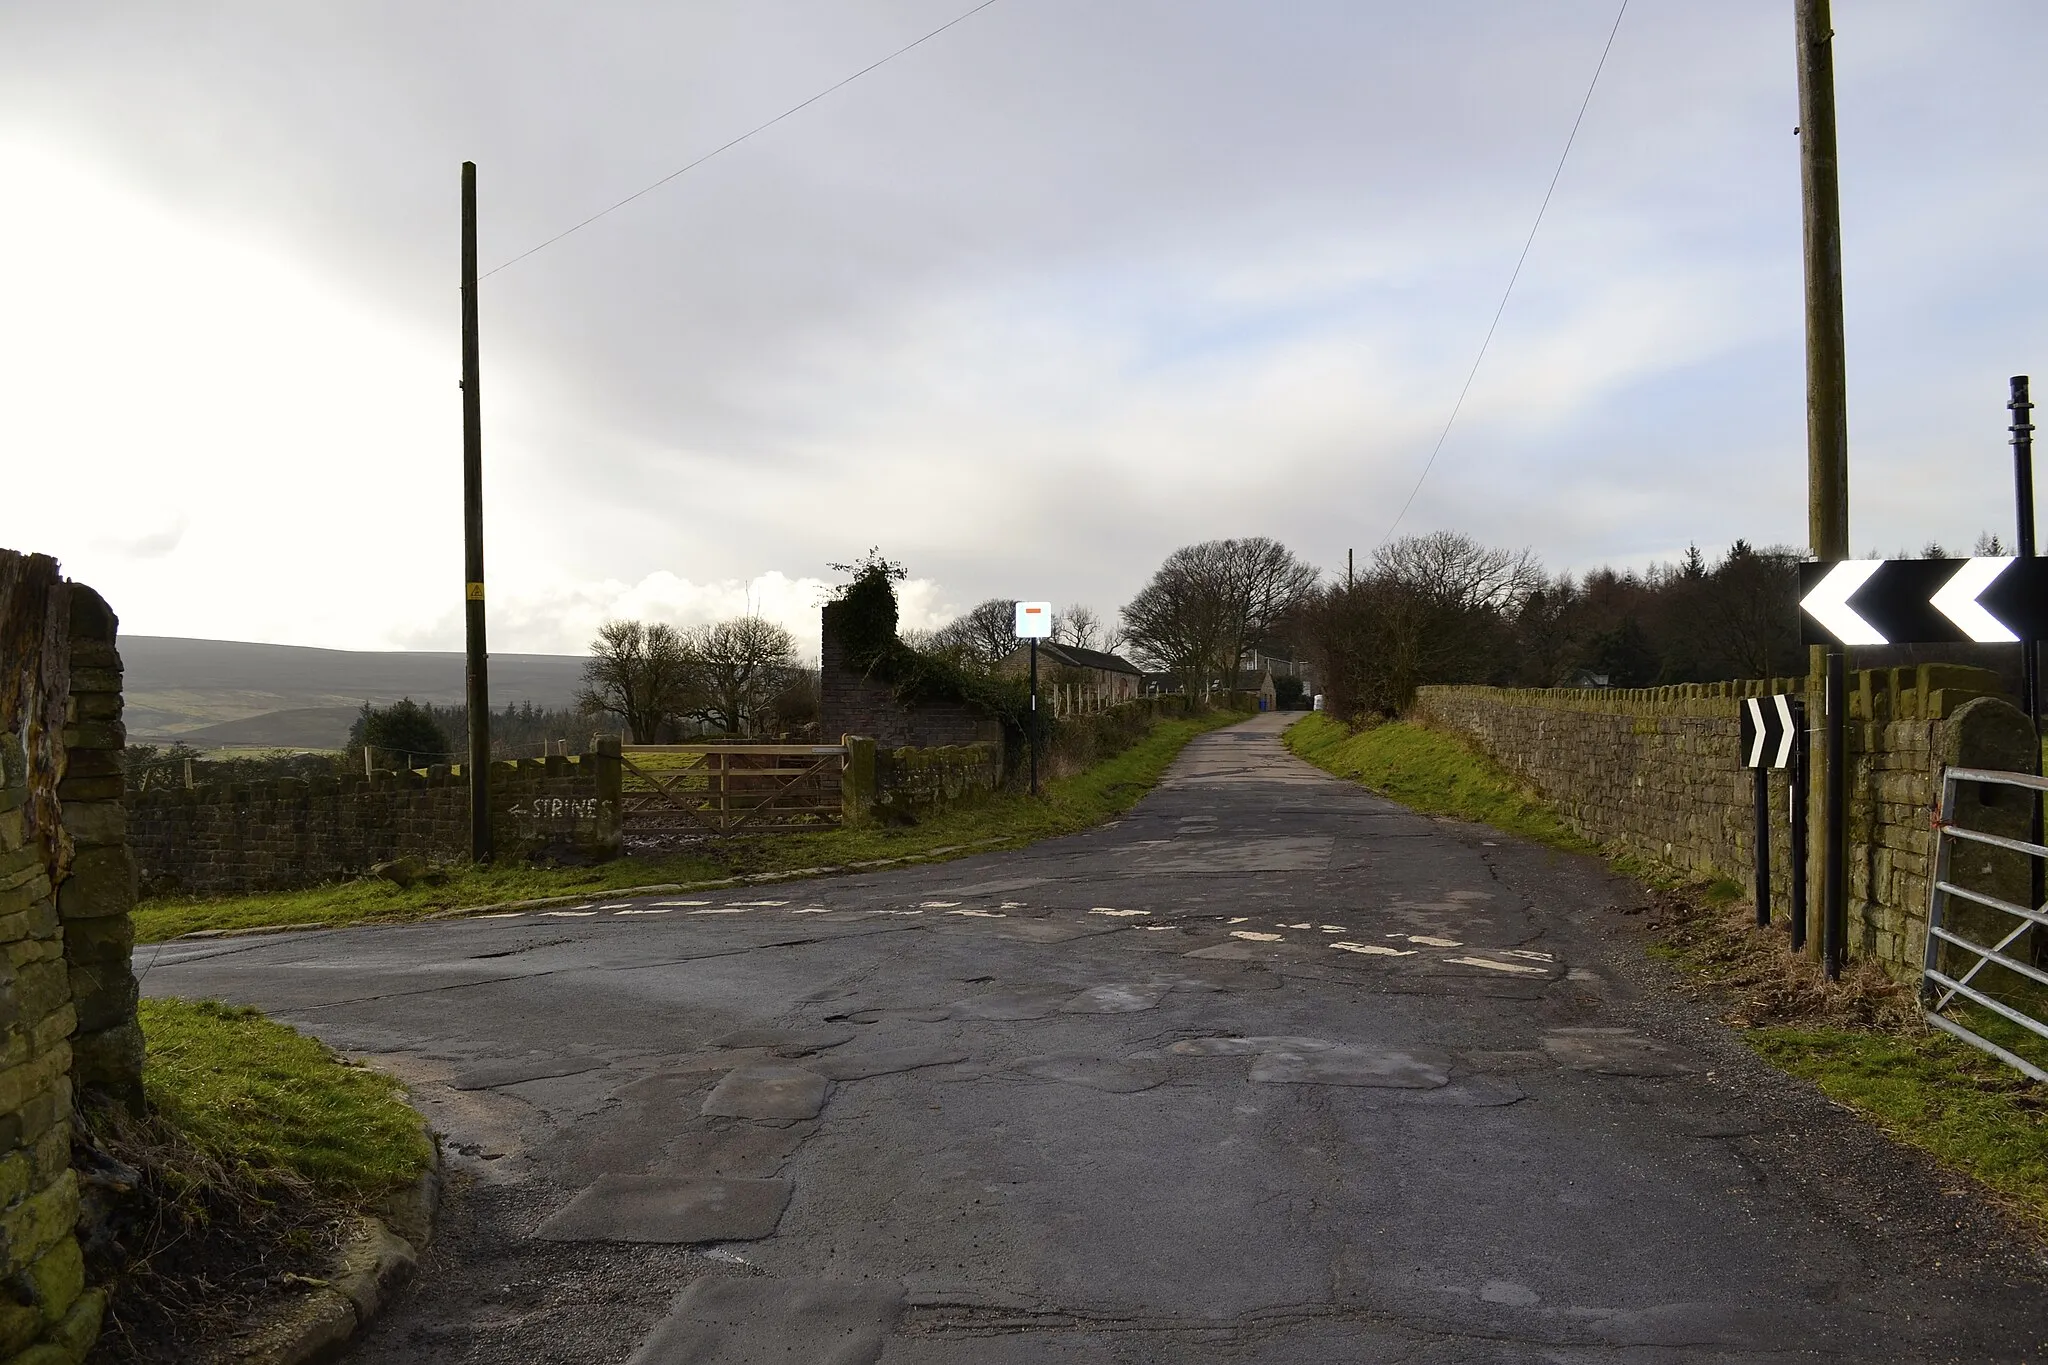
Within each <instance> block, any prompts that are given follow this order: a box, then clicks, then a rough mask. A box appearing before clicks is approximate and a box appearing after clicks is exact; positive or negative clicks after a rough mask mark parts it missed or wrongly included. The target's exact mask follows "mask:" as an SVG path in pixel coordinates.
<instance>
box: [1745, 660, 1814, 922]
mask: <svg viewBox="0 0 2048 1365" xmlns="http://www.w3.org/2000/svg"><path fill="white" fill-rule="evenodd" d="M1805 729H1806V726H1805V708H1804V707H1802V706H1801V705H1800V704H1799V702H1798V701H1797V700H1795V699H1794V698H1792V697H1790V696H1786V695H1783V694H1779V695H1775V696H1769V697H1751V698H1749V699H1748V700H1746V701H1744V702H1743V704H1742V765H1743V766H1744V767H1745V768H1751V769H1754V770H1755V772H1756V859H1755V861H1756V922H1757V926H1758V927H1759V928H1762V927H1764V926H1767V925H1769V924H1770V922H1771V770H1772V769H1773V768H1786V769H1789V770H1790V771H1791V774H1792V779H1793V780H1792V787H1793V790H1794V793H1795V797H1796V795H1797V794H1799V793H1800V791H1801V789H1802V788H1803V785H1804V784H1803V783H1801V782H1800V781H1799V772H1800V768H1801V766H1802V765H1803V761H1804V757H1805V753H1804V750H1805V746H1804V745H1802V744H1800V743H1799V741H1800V739H1802V738H1803V737H1804V732H1805ZM1792 887H1793V891H1792V904H1793V913H1792V924H1793V933H1794V946H1795V947H1797V946H1799V945H1800V944H1801V943H1803V942H1804V940H1805V937H1806V932H1805V931H1806V810H1805V808H1804V806H1802V805H1798V804H1795V805H1794V806H1793V808H1792Z"/></svg>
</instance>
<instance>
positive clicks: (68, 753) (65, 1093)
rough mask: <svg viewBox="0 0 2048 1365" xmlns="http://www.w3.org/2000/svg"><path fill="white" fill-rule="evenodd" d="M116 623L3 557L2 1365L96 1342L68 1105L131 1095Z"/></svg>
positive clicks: (43, 567) (34, 562)
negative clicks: (85, 1098)
mask: <svg viewBox="0 0 2048 1365" xmlns="http://www.w3.org/2000/svg"><path fill="white" fill-rule="evenodd" d="M115 624H116V623H115V620H114V617H113V614H112V613H111V612H109V611H108V610H107V609H106V604H105V603H104V602H102V601H100V599H99V597H98V596H97V595H96V594H94V593H93V592H92V591H91V590H90V589H87V588H84V587H81V586H79V585H77V584H72V583H68V582H65V581H64V580H63V578H62V577H61V576H60V575H59V573H58V571H57V565H56V562H55V561H54V560H52V559H49V558H48V557H46V556H42V555H24V554H17V553H15V552H13V551H9V550H0V1365H76V1362H78V1361H81V1360H83V1359H84V1357H85V1354H86V1352H87V1351H88V1350H90V1349H91V1346H92V1344H93V1341H94V1339H95V1338H96V1337H97V1336H98V1333H99V1326H100V1318H101V1314H102V1311H103V1309H104V1307H105V1298H104V1295H103V1293H102V1292H101V1291H100V1290H98V1289H89V1288H87V1287H86V1284H85V1263H84V1259H83V1257H82V1255H81V1254H80V1249H79V1244H78V1238H77V1234H76V1231H75V1228H76V1224H77V1221H78V1180H77V1175H76V1173H75V1172H74V1171H73V1170H72V1168H71V1131H72V1125H73V1122H74V1119H73V1103H74V1100H75V1099H77V1098H79V1097H80V1095H79V1092H80V1091H81V1090H82V1091H86V1092H92V1093H97V1094H99V1095H102V1096H104V1097H106V1098H107V1099H108V1100H110V1101H112V1102H114V1103H129V1104H135V1105H139V1103H140V1097H141V1062H142V1055H141V1053H142V1048H141V1035H140V1033H139V1031H138V1030H137V1029H136V1027H135V982H134V979H133V977H132V976H131V975H130V973H129V971H128V966H127V943H128V941H129V937H130V932H131V931H130V930H129V928H128V923H127V921H128V913H129V909H130V907H131V906H132V904H133V900H134V879H133V875H132V871H131V869H130V867H129V865H128V864H127V863H126V862H125V861H124V854H125V850H124V849H123V847H122V837H123V821H122V815H121V792H120V777H119V757H120V749H121V746H122V744H123V742H124V738H125V736H124V733H123V730H122V726H121V702H120V656H119V654H118V652H117V649H116V642H115ZM108 776H111V777H112V778H113V781H112V783H111V784H109V783H108V782H107V781H106V780H105V779H106V778H107V777H108Z"/></svg>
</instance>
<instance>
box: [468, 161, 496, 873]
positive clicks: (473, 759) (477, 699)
mask: <svg viewBox="0 0 2048 1365" xmlns="http://www.w3.org/2000/svg"><path fill="white" fill-rule="evenodd" d="M476 330H477V329H476V163H475V162H474V161H465V162H463V163H462V566H463V574H462V578H463V593H462V598H463V601H462V605H463V644H464V646H465V648H466V649H467V650H468V655H469V657H468V666H467V668H466V670H465V687H464V696H465V697H466V698H467V700H468V703H469V762H468V764H467V765H466V766H467V767H468V770H469V856H470V857H471V858H472V859H473V860H474V861H476V862H480V863H482V862H488V861H490V857H491V689H490V677H489V670H490V662H489V656H488V655H487V654H485V652H484V434H483V406H482V404H481V402H480V401H479V397H478V394H479V385H478V381H477V344H476Z"/></svg>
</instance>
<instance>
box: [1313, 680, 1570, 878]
mask: <svg viewBox="0 0 2048 1365" xmlns="http://www.w3.org/2000/svg"><path fill="white" fill-rule="evenodd" d="M1284 742H1285V743H1286V745H1287V747H1288V748H1289V749H1291V750H1293V751H1294V752H1295V753H1296V754H1299V755H1300V756H1301V757H1303V758H1305V759H1307V760H1308V761H1309V762H1311V763H1313V764H1315V765H1316V766H1317V767H1318V768H1322V769H1324V770H1325V771H1327V772H1332V773H1335V774H1336V775H1337V776H1339V777H1348V778H1350V779H1351V780H1352V781H1354V782H1360V783H1363V784H1364V785H1365V786H1367V787H1370V788H1372V790H1374V791H1376V792H1378V793H1380V794H1381V795H1382V796H1388V797H1392V798H1393V799H1394V800H1396V801H1399V802H1400V803H1401V804H1402V805H1404V806H1412V807H1413V808H1414V809H1416V810H1419V811H1422V812H1424V813H1425V814H1429V815H1448V816H1452V817H1455V818H1456V819H1459V820H1472V821H1475V822H1477V823H1479V824H1484V825H1492V826H1493V827H1494V828H1495V829H1500V830H1505V831H1507V832H1508V833H1509V834H1518V835H1520V836H1521V837H1522V838H1524V839H1533V840H1535V841H1536V842H1537V843H1541V844H1549V845H1550V846H1551V847H1553V848H1562V849H1569V850H1570V851H1572V852H1574V853H1589V852H1592V851H1593V845H1592V844H1590V843H1588V842H1587V841H1586V840H1584V839H1581V838H1580V837H1579V836H1578V835H1576V834H1574V833H1573V832H1572V831H1571V828H1570V827H1569V826H1567V825H1566V824H1565V823H1564V821H1563V820H1561V819H1559V818H1558V815H1557V812H1556V811H1553V810H1552V809H1551V808H1550V807H1549V806H1547V805H1545V804H1544V803H1543V801H1542V799H1541V798H1539V797H1538V796H1537V795H1536V794H1535V793H1534V792H1532V791H1530V790H1528V788H1527V787H1526V786H1525V785H1523V784H1522V783H1519V782H1517V781H1516V780H1515V778H1514V777H1513V776H1512V775H1511V774H1509V773H1508V772H1507V771H1506V770H1505V769H1503V768H1502V767H1501V766H1500V765H1499V764H1497V763H1495V762H1494V761H1493V760H1492V759H1490V758H1488V757H1487V756H1486V755H1485V754H1482V753H1481V752H1479V750H1477V749H1475V748H1473V747H1472V746H1471V745H1470V744H1468V743H1466V742H1465V741H1464V740H1462V739H1460V738H1458V737H1457V736H1456V735H1451V734H1446V733H1444V732H1443V731H1441V730H1429V729H1425V728H1424V727H1422V726H1420V725H1411V724H1408V723H1407V722H1405V721H1391V722H1389V723H1387V724H1384V725H1375V726H1373V727H1372V728H1370V729H1366V730H1353V729H1351V727H1349V726H1347V725H1345V724H1344V723H1343V722H1342V721H1339V720H1335V719H1333V718H1332V717H1330V716H1327V715H1324V714H1323V713H1322V712H1320V711H1317V712H1312V713H1310V714H1309V715H1306V716H1303V717H1302V718H1301V719H1300V720H1298V721H1296V722H1295V723H1294V724H1293V725H1291V726H1289V727H1288V728H1287V732H1286V735H1285V738H1284Z"/></svg>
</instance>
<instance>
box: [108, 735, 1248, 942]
mask: <svg viewBox="0 0 2048 1365" xmlns="http://www.w3.org/2000/svg"><path fill="white" fill-rule="evenodd" d="M1242 719H1244V716H1243V715H1242V714H1241V713H1238V712H1227V711H1223V712H1212V713H1210V714H1207V715H1202V716H1194V717H1189V718H1186V719H1178V720H1162V721H1160V722H1159V723H1158V724H1156V725H1154V726H1153V727H1152V729H1151V730H1150V731H1149V732H1148V733H1147V734H1146V735H1145V737H1144V738H1142V739H1140V740H1139V741H1138V742H1137V743H1136V744H1134V745H1132V746H1131V747H1130V748H1128V749H1125V750H1124V751H1123V752H1122V753H1119V754H1116V755H1113V756H1112V757H1110V758H1106V759H1104V760H1102V761H1101V762H1099V763H1097V764H1095V765H1093V766H1092V767H1090V768H1088V769H1086V770H1084V771H1082V772H1079V773H1076V774H1074V775H1072V776H1070V777H1064V778H1060V779H1058V780H1056V781H1053V782H1049V783H1046V784H1044V786H1043V787H1042V792H1043V794H1042V795H1041V796H1040V797H1039V798H1037V799H1035V800H1034V799H1033V798H1031V797H1029V796H1024V795H1017V794H1012V793H1000V794H998V795H996V796H994V797H992V798H990V799H989V800H987V801H984V802H981V803H979V804H977V805H974V806H969V807H965V808H963V809H959V810H952V811H947V812H945V813H943V814H940V815H938V816H935V817H933V818H931V819H929V820H927V821H924V822H922V823H919V824H916V825H909V826H876V827H870V828H863V829H832V830H821V831H819V832H817V833H815V834H775V835H754V836H748V837H741V838H733V839H724V840H719V841H717V842H715V843H707V844H704V845H702V846H701V847H700V848H699V849H697V850H694V851H692V852H690V853H685V854H680V855H676V856H672V857H663V858H637V857H636V858H621V859H618V860H616V861H614V862H610V863H605V864H602V865H600V866H597V867H588V868H540V867H529V866H524V865H520V864H505V865H494V866H489V867H480V868H472V867H461V868H457V869H454V870H452V871H451V872H450V875H449V876H448V879H447V880H446V881H444V882H442V883H440V884H438V885H433V886H428V885H424V884H417V883H416V884H414V885H412V886H410V887H404V888H401V887H398V886H395V885H393V884H392V883H390V882H386V881H381V880H376V879H373V878H364V879H361V880H357V881H349V882H336V883H332V884H330V885H327V886H317V887H310V888H308V889H306V890H303V891H280V892H264V893H256V894H250V895H237V896H216V897H192V896H176V897H172V896H166V897H158V898H155V899H151V900H146V901H144V902H143V903H142V904H141V905H139V906H137V907H136V910H135V929H136V936H137V938H138V939H139V940H140V941H142V942H145V943H152V942H160V941H162V940H164V939H169V938H176V937H177V936H178V935H180V934H189V933H194V932H196V931H200V930H235V929H250V928H256V927H258V926H272V925H309V926H310V925H339V924H357V923H365V922H387V923H388V922H399V921H404V920H415V919H420V918H422V917H423V916H426V915H431V914H434V913H435V912H437V911H442V910H452V909H459V908H463V907H468V906H479V905H492V904H497V903H499V902H503V901H513V900H525V899H529V898H536V897H542V896H558V895H593V896H600V895H605V894H607V893H616V892H624V891H630V890H632V889H634V888H635V887H643V886H659V885H668V884H682V885H686V886H687V885H695V884H701V883H707V882H719V881H724V880H727V879H729V878H734V877H746V876H761V875H768V874H775V873H793V872H804V871H812V870H824V869H832V870H837V869H841V868H845V867H847V866H850V865H852V864H857V863H866V862H876V861H879V860H882V859H897V858H922V857H944V856H948V855H949V854H954V853H958V854H962V855H964V854H966V853H968V852H973V851H977V849H976V848H972V847H968V846H970V845H978V846H979V847H980V848H986V847H987V846H988V842H989V841H1001V842H1004V843H1011V842H1015V843H1023V842H1027V841H1030V840H1033V839H1043V838H1048V837H1050V836H1053V835H1058V834H1071V833H1073V832H1075V831H1077V830H1081V829H1086V828H1087V827H1089V826H1090V825H1094V824H1099V823H1101V822H1102V821H1104V820H1107V819H1109V818H1111V817H1112V816H1115V815H1117V814H1120V813H1121V812H1123V811H1125V810H1128V809H1130V807H1131V806H1132V805H1134V804H1136V802H1137V800H1138V798H1139V797H1141V796H1143V795H1144V794H1145V793H1146V792H1148V791H1150V790H1151V789H1152V786H1153V785H1154V784H1155V783H1156V782H1158V780H1159V777H1160V774H1162V773H1164V772H1165V771H1166V767H1167V765H1168V764H1169V763H1171V762H1172V761H1173V760H1174V758H1175V757H1176V756H1177V755H1178V754H1179V753H1180V751H1181V750H1182V749H1183V748H1184V747H1186V745H1187V743H1188V741H1189V740H1191V739H1193V738H1194V737H1195V736H1197V735H1199V734H1202V733H1204V732H1206V731H1209V730H1213V729H1216V728H1217V727H1219V726H1223V725H1229V724H1231V723H1233V722H1235V721H1239V720H1242Z"/></svg>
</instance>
